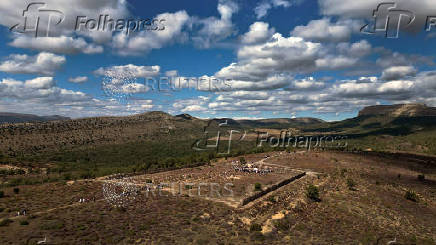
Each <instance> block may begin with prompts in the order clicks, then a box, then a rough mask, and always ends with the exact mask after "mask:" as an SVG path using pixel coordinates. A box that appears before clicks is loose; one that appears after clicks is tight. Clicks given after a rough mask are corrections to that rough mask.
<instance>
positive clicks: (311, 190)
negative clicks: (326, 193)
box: [306, 185, 321, 202]
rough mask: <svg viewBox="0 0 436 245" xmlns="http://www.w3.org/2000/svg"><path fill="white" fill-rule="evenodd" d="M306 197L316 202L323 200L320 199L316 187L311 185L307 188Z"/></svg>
mask: <svg viewBox="0 0 436 245" xmlns="http://www.w3.org/2000/svg"><path fill="white" fill-rule="evenodd" d="M306 196H307V197H308V198H309V199H311V200H313V201H315V202H319V201H321V199H319V189H318V187H316V186H314V185H309V186H308V187H307V190H306Z"/></svg>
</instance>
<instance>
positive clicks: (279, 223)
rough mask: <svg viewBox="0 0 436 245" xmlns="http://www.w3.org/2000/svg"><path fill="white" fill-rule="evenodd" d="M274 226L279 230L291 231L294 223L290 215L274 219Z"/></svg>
mask: <svg viewBox="0 0 436 245" xmlns="http://www.w3.org/2000/svg"><path fill="white" fill-rule="evenodd" d="M274 227H275V228H276V229H277V230H279V231H290V230H291V227H292V224H291V222H290V220H289V219H288V217H285V218H283V219H279V220H276V221H274Z"/></svg>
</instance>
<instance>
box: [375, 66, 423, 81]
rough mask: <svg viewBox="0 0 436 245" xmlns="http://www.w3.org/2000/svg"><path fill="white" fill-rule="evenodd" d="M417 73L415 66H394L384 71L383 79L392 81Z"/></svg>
mask: <svg viewBox="0 0 436 245" xmlns="http://www.w3.org/2000/svg"><path fill="white" fill-rule="evenodd" d="M415 75H416V69H415V68H414V67H413V66H392V67H389V68H387V69H385V70H384V71H383V74H382V77H381V79H384V80H388V81H390V80H398V79H403V78H405V77H408V76H415Z"/></svg>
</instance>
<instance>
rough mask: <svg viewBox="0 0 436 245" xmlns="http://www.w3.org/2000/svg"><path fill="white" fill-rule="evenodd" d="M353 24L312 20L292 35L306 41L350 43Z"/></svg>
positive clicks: (325, 19)
mask: <svg viewBox="0 0 436 245" xmlns="http://www.w3.org/2000/svg"><path fill="white" fill-rule="evenodd" d="M352 25H353V23H352V22H350V21H348V22H337V23H332V22H331V20H330V19H328V18H324V19H320V20H311V21H310V22H309V23H308V24H307V25H306V26H296V27H295V28H294V30H293V31H292V32H291V33H292V35H294V36H298V37H303V38H304V39H306V40H313V41H320V42H343V41H348V40H349V39H350V37H351V34H352V32H353V26H352Z"/></svg>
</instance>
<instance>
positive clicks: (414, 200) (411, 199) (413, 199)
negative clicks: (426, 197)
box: [404, 191, 419, 202]
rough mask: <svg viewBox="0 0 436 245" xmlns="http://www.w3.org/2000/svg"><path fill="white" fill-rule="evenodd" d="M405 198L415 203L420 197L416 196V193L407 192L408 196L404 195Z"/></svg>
mask: <svg viewBox="0 0 436 245" xmlns="http://www.w3.org/2000/svg"><path fill="white" fill-rule="evenodd" d="M404 197H405V198H406V199H407V200H410V201H413V202H418V201H419V198H418V195H416V193H415V192H414V191H406V194H405V195H404Z"/></svg>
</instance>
